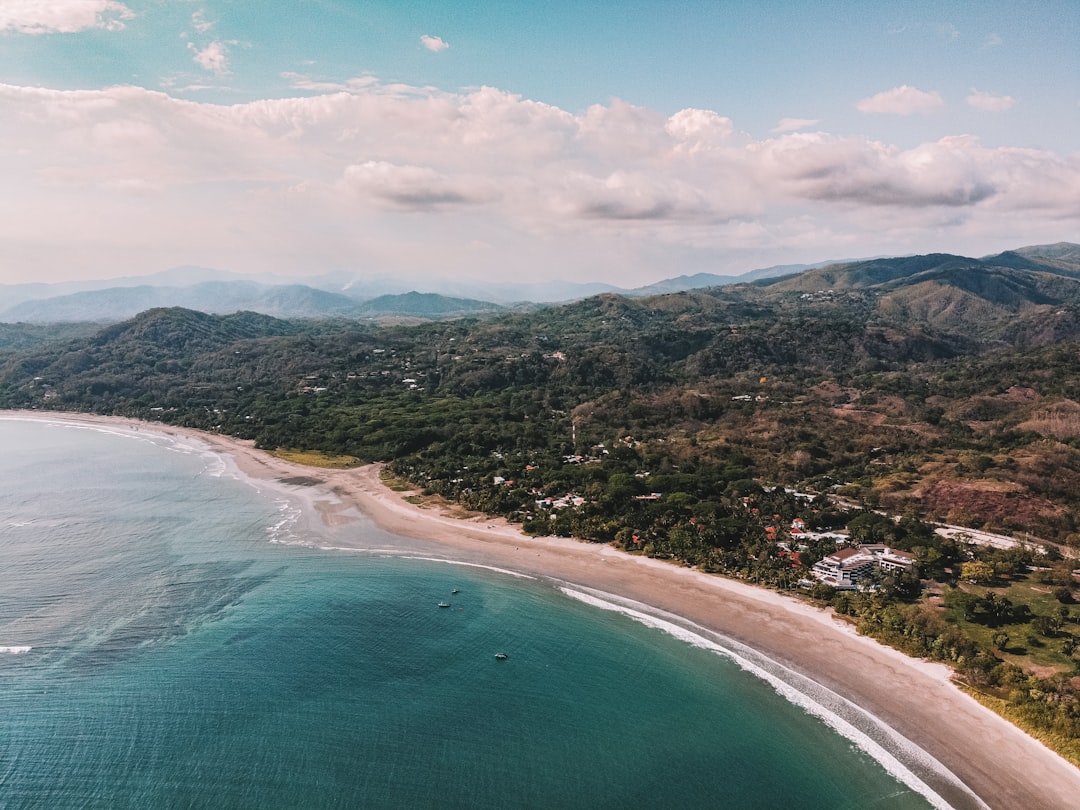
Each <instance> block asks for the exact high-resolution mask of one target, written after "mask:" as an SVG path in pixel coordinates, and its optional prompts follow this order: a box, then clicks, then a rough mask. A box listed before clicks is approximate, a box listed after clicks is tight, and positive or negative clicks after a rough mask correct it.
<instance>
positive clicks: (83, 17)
mask: <svg viewBox="0 0 1080 810" xmlns="http://www.w3.org/2000/svg"><path fill="white" fill-rule="evenodd" d="M134 17H135V12H134V11H132V10H131V9H130V8H128V7H127V6H125V5H124V4H123V3H120V2H117V1H116V0H3V2H0V31H15V32H18V33H20V34H73V33H76V32H78V31H86V30H88V29H92V28H104V29H105V30H107V31H119V30H121V29H122V28H123V27H124V20H130V19H132V18H134Z"/></svg>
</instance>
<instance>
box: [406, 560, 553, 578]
mask: <svg viewBox="0 0 1080 810" xmlns="http://www.w3.org/2000/svg"><path fill="white" fill-rule="evenodd" d="M401 558H402V559H410V560H425V561H427V562H437V563H445V564H446V565H460V566H463V567H465V568H483V569H484V570H485V571H494V572H495V573H497V574H506V575H507V576H510V577H517V578H518V579H536V577H533V576H530V575H528V574H522V573H521V572H520V571H511V570H509V569H507V568H496V567H495V566H494V565H483V564H482V563H472V562H462V561H461V560H448V559H446V558H445V557H421V556H420V555H418V554H402V555H401Z"/></svg>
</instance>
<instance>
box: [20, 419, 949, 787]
mask: <svg viewBox="0 0 1080 810" xmlns="http://www.w3.org/2000/svg"><path fill="white" fill-rule="evenodd" d="M0 448H3V452H2V453H0V480H2V481H3V484H4V486H3V490H2V493H0V571H2V572H3V573H2V575H0V687H2V688H0V806H2V807H5V808H9V807H10V808H16V807H17V808H22V807H56V808H67V807H80V808H82V807H103V808H104V807H230V808H231V807H259V808H276V807H282V808H285V807H290V808H291V807H312V808H323V807H325V808H333V807H360V806H363V807H410V808H411V807H435V806H439V807H461V808H466V807H468V808H476V807H492V808H495V807H499V808H504V807H536V808H552V807H560V808H563V807H566V808H573V807H590V808H596V807H620V808H625V807H653V806H664V807H706V806H713V807H731V808H739V807H778V806H785V805H786V806H789V807H798V808H869V807H875V808H876V807H881V808H915V807H926V806H928V802H927V799H926V798H924V797H922V796H919V795H917V794H916V793H915V792H914V791H913V790H912V789H911V788H910V787H908V786H905V785H904V784H901V783H900V782H899V781H897V780H896V779H895V778H893V777H892V776H890V775H889V774H888V773H887V772H886V771H885V769H884V768H883V767H882V765H881V764H879V763H878V762H877V761H875V760H874V759H873V758H872V757H871V756H869V755H868V754H867V753H865V752H864V751H863V750H860V749H859V748H857V747H856V746H855V745H854V744H853V742H852V741H851V740H849V739H846V738H845V737H843V736H841V735H840V734H838V733H836V731H834V730H833V729H832V728H830V727H829V726H828V725H826V723H824V722H822V721H821V720H820V719H818V718H817V717H815V716H812V715H811V714H810V713H808V711H807V710H806V709H805V708H802V707H800V706H798V705H794V704H793V703H791V702H789V701H788V700H785V699H783V698H782V697H780V696H779V695H778V694H777V687H776V685H775V684H770V683H769V682H767V681H766V680H762V679H761V678H759V677H755V676H754V675H752V674H750V673H748V672H747V671H745V669H744V668H743V667H740V666H739V665H738V664H737V663H735V662H733V661H732V660H730V659H729V658H728V657H726V656H725V655H720V654H717V650H716V649H711V648H709V647H708V645H707V644H699V645H697V646H695V644H692V643H687V640H688V639H687V638H685V637H684V638H682V639H680V638H678V637H676V635H673V634H672V633H673V632H677V631H673V630H672V628H671V627H668V628H662V629H658V627H657V626H646V625H645V624H643V623H642V621H641V620H640V619H641V617H638V619H639V620H635V617H634V615H633V610H630V609H628V608H627V607H626V606H619V607H620V611H613V610H607V609H602V607H613V606H614V605H613V604H612V603H611V602H606V601H603V600H601V601H600V602H596V601H595V600H596V599H597V595H595V594H592V595H587V596H588V599H591V600H593V603H588V600H586V601H582V598H580V597H579V598H570V597H569V596H568V595H567V594H566V593H564V592H563V591H561V590H560V589H559V587H557V584H556V583H550V582H545V581H541V580H532V579H521V578H514V577H510V576H506V575H502V574H499V573H496V572H492V571H485V570H482V569H477V568H472V567H462V566H452V565H446V564H441V563H438V562H435V561H431V560H421V559H417V558H416V556H415V555H416V551H417V548H416V546H415V544H414V543H413V541H407V540H404V539H400V538H395V537H394V536H393V535H389V534H386V533H385V532H381V531H379V530H378V529H375V528H374V527H373V526H372V525H371V524H370V522H369V521H363V520H360V521H357V522H355V523H353V524H350V525H348V526H345V527H340V528H337V529H333V530H331V529H325V528H321V527H320V526H319V525H318V523H317V522H316V521H314V520H311V519H309V518H310V510H309V509H308V508H307V507H305V505H304V503H305V502H304V493H302V492H299V491H298V492H296V493H295V497H293V496H292V495H290V494H289V491H288V489H287V488H275V487H269V486H266V485H259V486H258V487H256V486H253V485H252V484H251V483H249V482H245V481H243V480H241V479H238V478H236V477H234V476H233V475H231V474H230V473H229V467H228V465H226V464H224V463H223V462H222V460H221V459H220V458H218V457H216V456H213V455H212V454H210V453H208V452H206V451H205V449H204V448H202V447H200V446H199V445H198V443H195V442H191V441H188V440H182V439H173V438H168V437H161V436H156V437H155V436H152V435H151V434H149V433H147V432H145V431H131V430H130V429H125V428H117V429H105V430H102V429H84V428H75V427H71V426H62V425H57V424H46V423H42V422H29V421H12V420H5V419H0ZM345 534H348V542H349V544H350V545H354V546H360V547H365V546H366V547H369V548H371V549H380V551H378V552H375V553H346V552H341V551H328V550H323V549H320V548H319V547H320V546H335V545H341V541H342V538H343V536H344V535H345ZM454 588H457V589H459V593H457V594H452V593H451V591H452V590H453V589H454ZM577 593H579V595H580V593H581V592H580V591H579V592H577ZM440 601H446V602H449V603H450V605H451V606H450V607H449V608H439V607H438V606H437V605H438V603H439V602H440ZM628 613H629V614H630V615H628ZM653 623H654V625H655V621H654V622H653ZM665 629H666V632H665V631H663V630H665ZM497 652H505V653H507V655H508V658H507V660H505V661H497V660H496V659H495V657H494V656H495V653H497ZM744 667H745V662H744Z"/></svg>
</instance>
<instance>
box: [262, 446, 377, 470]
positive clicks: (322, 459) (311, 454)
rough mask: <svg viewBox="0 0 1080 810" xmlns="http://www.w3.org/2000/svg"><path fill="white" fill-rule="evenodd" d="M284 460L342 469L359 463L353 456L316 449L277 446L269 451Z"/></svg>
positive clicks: (310, 465)
mask: <svg viewBox="0 0 1080 810" xmlns="http://www.w3.org/2000/svg"><path fill="white" fill-rule="evenodd" d="M271 455H273V456H277V457H278V458H280V459H284V460H285V461H291V462H293V463H294V464H303V465H305V466H307V467H323V468H325V469H331V470H344V469H348V468H349V467H355V466H357V465H359V464H360V459H358V458H356V457H354V456H334V455H330V454H328V453H320V452H319V451H318V450H288V449H285V448H281V447H279V448H278V449H277V450H274V451H272V452H271Z"/></svg>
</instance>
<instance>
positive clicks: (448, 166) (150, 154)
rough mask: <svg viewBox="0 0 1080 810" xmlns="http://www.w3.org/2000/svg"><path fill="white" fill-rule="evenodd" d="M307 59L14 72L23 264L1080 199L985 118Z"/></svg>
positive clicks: (662, 233)
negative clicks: (344, 70)
mask: <svg viewBox="0 0 1080 810" xmlns="http://www.w3.org/2000/svg"><path fill="white" fill-rule="evenodd" d="M217 64H218V63H216V62H214V61H213V60H209V61H208V65H207V66H206V67H207V69H208V70H214V69H216V68H215V65H217ZM222 69H224V68H222ZM292 78H293V81H294V83H295V84H296V85H297V86H302V87H305V88H306V92H308V93H310V95H304V96H298V97H292V98H280V99H266V100H261V101H256V102H251V103H243V104H234V105H223V104H210V103H198V102H193V101H187V100H181V99H177V98H173V97H171V96H169V95H167V94H165V93H161V92H153V91H149V90H146V89H142V88H139V87H132V86H125V87H111V88H108V89H104V90H85V91H60V90H50V89H43V88H29V87H18V86H12V85H0V171H2V172H3V173H4V177H5V183H6V184H7V187H8V189H9V194H8V195H5V196H4V198H3V199H0V243H2V244H4V245H5V247H4V251H5V253H6V260H5V265H6V266H9V267H14V266H18V261H17V260H18V259H20V258H26V259H27V261H29V259H30V257H34V261H35V262H37V263H38V265H39V266H41V265H43V264H49V263H51V265H50V266H61V265H63V264H64V263H65V262H67V263H70V262H72V261H80V262H84V263H86V264H87V265H88V266H89V265H94V266H99V267H102V268H105V267H108V268H112V269H113V270H114V272H115V270H116V269H117V268H119V269H121V270H124V271H128V272H131V271H146V270H148V269H158V268H160V267H165V266H169V265H170V264H183V263H190V264H195V263H199V264H206V265H210V266H219V267H226V268H230V269H274V270H278V271H281V272H316V271H319V272H322V271H326V270H328V269H339V268H346V267H348V268H355V267H359V266H363V267H375V266H377V267H379V268H380V269H383V270H385V269H403V270H405V269H408V270H420V269H424V268H431V267H440V268H444V269H446V271H447V272H460V273H470V274H476V275H483V274H491V273H493V272H503V273H505V272H506V271H507V269H508V268H515V270H516V272H526V273H530V274H532V275H534V276H540V275H545V276H568V275H577V276H579V277H590V278H603V277H605V276H606V277H608V278H610V279H611V280H615V281H625V280H627V278H628V277H630V276H633V275H634V274H637V276H638V277H639V278H641V279H642V280H643V281H644V280H650V279H655V278H656V277H658V276H660V275H664V270H663V268H664V267H667V266H670V265H671V263H672V262H674V261H676V260H678V261H683V262H691V263H696V264H690V265H687V266H686V267H685V268H684V269H692V267H693V266H696V267H698V269H704V268H705V267H707V269H711V270H714V271H723V269H724V268H725V267H726V266H729V267H732V269H733V270H740V269H749V267H752V266H755V263H758V264H759V265H760V264H762V263H778V261H779V260H781V259H787V260H800V259H810V258H815V259H816V258H827V257H834V256H851V255H871V254H878V253H883V252H921V251H923V250H926V249H929V248H928V245H927V240H928V239H929V240H936V242H935V245H934V246H935V247H938V248H948V249H952V250H958V251H959V250H962V249H963V247H964V245H965V244H985V243H986V242H987V241H988V240H990V241H993V240H1005V241H1006V243H1007V245H1008V246H1015V245H1016V244H1024V243H1028V244H1030V243H1033V242H1037V241H1040V239H1041V238H1042V237H1043V236H1044V235H1045V236H1046V237H1047V238H1048V240H1049V241H1056V239H1058V238H1061V237H1060V236H1059V234H1060V233H1061V231H1062V229H1063V228H1064V227H1065V225H1066V224H1067V223H1069V222H1072V223H1075V221H1076V217H1077V214H1078V212H1080V155H1071V156H1061V155H1057V154H1054V153H1052V152H1046V151H1040V150H1033V149H1013V148H987V147H984V146H982V145H981V144H980V142H979V141H978V140H977V139H975V138H973V137H969V136H954V137H947V138H942V139H939V140H936V141H933V142H928V143H923V144H921V145H918V146H916V147H914V148H910V149H902V148H899V147H897V146H893V145H890V144H887V143H881V142H878V141H874V140H870V139H866V138H858V137H843V136H839V135H833V134H829V133H826V132H813V133H811V132H801V131H786V130H787V128H788V126H793V124H789V125H787V126H784V127H779V128H778V130H779V131H778V132H777V133H776V134H775V135H774V136H772V137H768V138H764V139H755V138H752V137H750V136H748V135H747V134H745V133H742V132H740V131H739V130H738V129H737V127H736V125H735V123H734V122H732V121H731V120H730V119H728V118H726V117H724V116H722V115H720V114H719V113H717V112H715V111H711V110H703V109H684V110H681V111H679V112H677V113H675V114H673V115H663V114H661V113H659V112H657V111H655V110H651V109H648V108H644V107H638V106H634V105H631V104H627V103H625V102H622V101H619V100H613V101H611V102H610V103H609V104H606V105H594V106H592V107H589V108H588V109H586V110H584V111H583V112H580V113H571V112H568V111H566V110H563V109H560V108H558V107H554V106H551V105H547V104H542V103H539V102H535V101H530V100H528V99H525V98H522V97H520V96H517V95H514V94H511V93H507V92H504V91H501V90H498V89H495V88H491V87H481V88H478V89H475V90H472V91H469V92H461V93H450V92H442V91H438V90H433V89H430V88H418V87H411V86H404V85H387V84H382V83H380V82H378V81H377V80H375V79H373V78H371V77H365V78H360V79H357V80H355V81H352V82H345V83H341V84H324V83H319V82H313V81H310V80H307V79H305V78H304V77H301V76H295V77H292ZM915 92H919V91H915ZM900 95H902V96H905V95H909V94H906V93H903V94H900ZM886 106H887V105H886ZM812 123H813V122H810V121H805V122H803V121H800V122H794V124H798V125H799V127H800V128H801V127H802V126H810V125H811V124H812ZM476 244H485V245H489V246H491V249H486V250H485V251H483V256H482V257H479V258H478V253H477V251H476V250H475V245H476ZM784 251H787V252H784ZM986 252H989V251H986ZM665 263H666V264H665ZM702 263H706V264H705V265H704V267H703V264H702ZM87 272H90V270H87ZM4 280H7V279H3V278H0V281H4Z"/></svg>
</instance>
